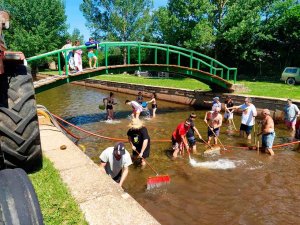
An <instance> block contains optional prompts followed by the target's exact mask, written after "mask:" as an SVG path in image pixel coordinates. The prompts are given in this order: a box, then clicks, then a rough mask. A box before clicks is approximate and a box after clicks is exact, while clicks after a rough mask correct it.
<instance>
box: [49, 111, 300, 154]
mask: <svg viewBox="0 0 300 225" xmlns="http://www.w3.org/2000/svg"><path fill="white" fill-rule="evenodd" d="M51 115H52V116H53V117H55V118H56V119H58V120H60V121H62V122H64V123H66V124H68V125H70V126H71V127H74V128H75V129H77V130H79V131H81V132H83V133H86V134H88V135H87V136H85V137H79V136H77V135H74V134H72V133H71V132H70V131H67V129H66V128H63V129H64V130H66V132H67V133H68V134H70V135H71V136H72V137H74V138H76V139H79V140H80V139H84V138H87V137H89V136H94V137H98V138H102V139H106V140H111V141H122V142H128V139H124V138H113V137H107V136H103V135H100V134H96V133H94V132H90V131H87V130H85V129H83V128H81V127H78V126H76V125H74V124H72V123H69V122H68V121H66V120H64V119H62V118H61V117H59V116H57V115H55V114H52V113H51ZM59 125H60V126H62V124H60V123H59ZM62 127H63V126H62ZM151 142H160V143H165V142H171V140H169V139H156V140H151ZM298 143H300V141H293V142H288V143H284V144H279V145H274V146H273V148H281V147H285V146H289V145H295V144H298ZM224 147H226V148H231V149H232V148H236V149H244V150H248V149H249V146H245V147H243V146H231V145H224Z"/></svg>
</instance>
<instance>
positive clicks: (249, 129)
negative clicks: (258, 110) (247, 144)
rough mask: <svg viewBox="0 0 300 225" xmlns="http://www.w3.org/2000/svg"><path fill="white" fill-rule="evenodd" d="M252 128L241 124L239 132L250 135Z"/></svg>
mask: <svg viewBox="0 0 300 225" xmlns="http://www.w3.org/2000/svg"><path fill="white" fill-rule="evenodd" d="M252 127H253V126H248V125H246V124H241V126H240V130H243V131H245V132H246V134H247V135H249V134H251V131H252Z"/></svg>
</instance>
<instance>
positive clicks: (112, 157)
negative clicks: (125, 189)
mask: <svg viewBox="0 0 300 225" xmlns="http://www.w3.org/2000/svg"><path fill="white" fill-rule="evenodd" d="M99 158H100V160H101V163H100V166H101V167H103V168H104V169H105V171H106V173H107V174H108V175H109V176H110V177H111V178H112V179H113V180H114V181H116V182H117V183H118V184H119V186H120V187H122V185H123V183H124V181H125V179H126V177H127V175H128V167H129V166H130V165H131V164H132V160H131V157H130V154H129V152H128V151H127V150H126V149H125V147H124V143H122V142H118V143H116V144H115V146H114V147H108V148H106V149H105V150H104V151H103V152H102V153H101V155H100V156H99Z"/></svg>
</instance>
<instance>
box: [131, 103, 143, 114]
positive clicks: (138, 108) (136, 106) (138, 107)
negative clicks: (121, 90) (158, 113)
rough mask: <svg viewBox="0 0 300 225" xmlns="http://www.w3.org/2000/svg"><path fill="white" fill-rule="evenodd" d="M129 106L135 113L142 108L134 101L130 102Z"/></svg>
mask: <svg viewBox="0 0 300 225" xmlns="http://www.w3.org/2000/svg"><path fill="white" fill-rule="evenodd" d="M130 104H131V106H132V107H133V108H134V109H135V110H136V111H140V112H142V111H143V107H142V106H141V104H140V103H138V102H136V101H131V102H130Z"/></svg>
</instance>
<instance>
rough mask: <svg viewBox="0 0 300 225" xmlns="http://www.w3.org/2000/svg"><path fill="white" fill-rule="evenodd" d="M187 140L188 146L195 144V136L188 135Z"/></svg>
mask: <svg viewBox="0 0 300 225" xmlns="http://www.w3.org/2000/svg"><path fill="white" fill-rule="evenodd" d="M187 140H188V142H189V146H191V147H192V146H194V145H195V144H196V138H195V137H194V136H192V137H188V138H187Z"/></svg>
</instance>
